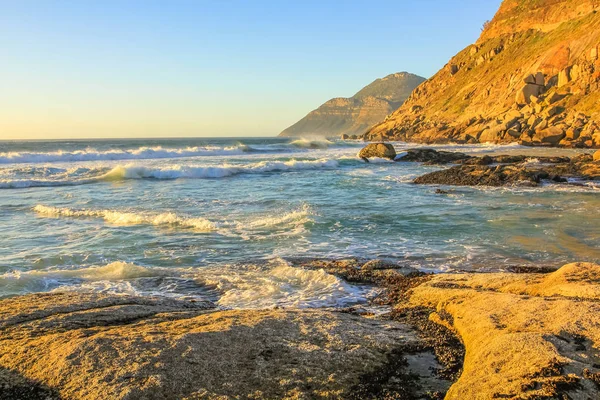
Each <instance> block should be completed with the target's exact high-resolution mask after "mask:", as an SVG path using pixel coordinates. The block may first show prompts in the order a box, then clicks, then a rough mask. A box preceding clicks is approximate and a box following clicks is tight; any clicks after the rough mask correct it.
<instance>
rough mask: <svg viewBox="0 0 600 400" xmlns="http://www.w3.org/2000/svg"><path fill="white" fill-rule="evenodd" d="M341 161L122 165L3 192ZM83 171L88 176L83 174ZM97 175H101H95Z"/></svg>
mask: <svg viewBox="0 0 600 400" xmlns="http://www.w3.org/2000/svg"><path fill="white" fill-rule="evenodd" d="M338 166H339V164H338V161H337V160H333V159H320V160H304V161H301V160H295V159H292V160H289V161H261V162H257V163H248V164H243V165H232V164H224V165H221V166H188V165H175V166H164V167H160V166H156V167H155V166H145V165H138V164H126V165H118V166H116V167H113V168H112V169H110V170H108V171H107V168H92V169H85V168H78V169H72V170H69V171H77V172H78V173H72V174H70V173H68V172H69V171H67V173H61V174H57V175H56V176H44V177H42V178H32V179H26V178H18V179H8V178H3V179H0V189H19V188H29V187H51V186H79V185H86V184H91V183H97V182H102V181H108V182H111V181H123V180H130V179H156V180H173V179H220V178H227V177H232V176H236V175H244V174H262V173H269V172H291V171H299V170H311V169H332V168H336V167H338ZM81 170H86V171H87V173H86V174H85V175H82V174H81V173H80V172H81ZM94 172H96V174H97V175H95V176H94V175H92V174H93V173H94ZM6 175H7V174H6V173H3V174H0V176H2V177H5V176H6Z"/></svg>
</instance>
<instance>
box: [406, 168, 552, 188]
mask: <svg viewBox="0 0 600 400" xmlns="http://www.w3.org/2000/svg"><path fill="white" fill-rule="evenodd" d="M544 178H545V176H540V174H539V173H537V172H535V171H529V170H527V169H526V168H524V167H515V166H512V165H509V166H503V165H498V166H495V167H489V166H485V165H459V166H456V167H452V168H449V169H445V170H442V171H435V172H431V173H429V174H426V175H423V176H420V177H418V178H416V179H415V180H414V181H413V182H414V183H416V184H418V185H453V186H507V185H527V186H536V185H537V184H538V183H539V182H540V180H541V179H544Z"/></svg>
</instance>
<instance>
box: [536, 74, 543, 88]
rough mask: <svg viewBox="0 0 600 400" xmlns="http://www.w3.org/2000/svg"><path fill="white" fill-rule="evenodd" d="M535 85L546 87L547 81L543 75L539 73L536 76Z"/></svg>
mask: <svg viewBox="0 0 600 400" xmlns="http://www.w3.org/2000/svg"><path fill="white" fill-rule="evenodd" d="M535 84H536V85H539V86H546V80H545V78H544V74H543V73H541V72H538V73H537V74H535Z"/></svg>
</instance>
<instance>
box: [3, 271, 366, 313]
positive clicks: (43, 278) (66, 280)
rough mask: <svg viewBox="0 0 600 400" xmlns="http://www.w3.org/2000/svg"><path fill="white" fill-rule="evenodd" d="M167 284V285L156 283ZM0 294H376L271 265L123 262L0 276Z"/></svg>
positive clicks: (232, 299) (330, 301)
mask: <svg viewBox="0 0 600 400" xmlns="http://www.w3.org/2000/svg"><path fill="white" fill-rule="evenodd" d="M161 281H168V282H169V284H168V285H166V286H165V285H161V284H160V283H161ZM0 285H1V286H2V287H3V293H6V294H23V293H28V292H32V291H35V292H39V291H53V290H61V291H64V290H70V291H95V292H104V293H107V292H108V293H114V294H129V295H153V296H156V295H158V296H168V297H175V298H178V297H181V298H190V297H197V298H200V299H204V300H211V301H216V302H217V304H218V305H220V306H221V307H224V308H237V309H263V308H273V307H297V308H308V307H335V306H347V305H351V304H356V303H360V302H364V301H366V300H367V299H368V298H370V297H372V296H373V295H374V294H375V293H376V290H375V289H373V288H372V287H367V286H353V285H350V284H348V283H346V282H344V281H342V280H341V279H339V278H337V277H335V276H333V275H331V274H328V273H326V272H325V271H323V270H305V269H301V268H293V267H290V266H289V265H287V264H285V263H284V262H281V261H278V262H276V263H275V265H268V266H256V265H245V266H240V265H222V266H214V267H201V268H149V267H142V266H139V265H135V264H132V263H125V262H113V263H110V264H107V265H105V266H92V267H87V268H79V269H45V270H34V271H26V272H16V271H13V272H8V273H4V274H1V275H0Z"/></svg>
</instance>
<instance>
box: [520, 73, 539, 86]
mask: <svg viewBox="0 0 600 400" xmlns="http://www.w3.org/2000/svg"><path fill="white" fill-rule="evenodd" d="M523 81H524V82H525V83H533V84H534V85H535V84H537V83H536V81H535V76H533V75H527V76H526V77H525V79H524V80H523Z"/></svg>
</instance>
